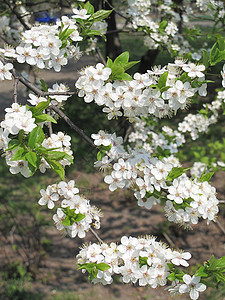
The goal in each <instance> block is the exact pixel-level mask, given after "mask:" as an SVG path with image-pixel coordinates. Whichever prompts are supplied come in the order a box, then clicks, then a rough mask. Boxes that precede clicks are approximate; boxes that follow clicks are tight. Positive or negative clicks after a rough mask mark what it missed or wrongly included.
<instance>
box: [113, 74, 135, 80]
mask: <svg viewBox="0 0 225 300" xmlns="http://www.w3.org/2000/svg"><path fill="white" fill-rule="evenodd" d="M114 78H115V79H117V80H127V81H131V80H133V78H132V77H131V76H130V75H129V74H127V73H123V74H121V75H116V76H115V77H114Z"/></svg>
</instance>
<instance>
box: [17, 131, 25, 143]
mask: <svg viewBox="0 0 225 300" xmlns="http://www.w3.org/2000/svg"><path fill="white" fill-rule="evenodd" d="M23 138H24V130H23V129H21V130H20V131H19V135H18V140H19V142H20V143H22V142H23Z"/></svg>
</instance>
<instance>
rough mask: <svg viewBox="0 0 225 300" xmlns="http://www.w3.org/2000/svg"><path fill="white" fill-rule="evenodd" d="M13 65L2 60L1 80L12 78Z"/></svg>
mask: <svg viewBox="0 0 225 300" xmlns="http://www.w3.org/2000/svg"><path fill="white" fill-rule="evenodd" d="M12 68H13V65H12V64H11V63H6V64H3V63H2V62H1V61H0V81H2V80H5V79H8V80H11V79H12V73H11V72H10V70H12Z"/></svg>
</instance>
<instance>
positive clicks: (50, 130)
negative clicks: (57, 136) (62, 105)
mask: <svg viewBox="0 0 225 300" xmlns="http://www.w3.org/2000/svg"><path fill="white" fill-rule="evenodd" d="M47 113H48V115H50V110H49V109H48V111H47ZM48 130H49V136H51V135H52V134H53V130H52V122H48Z"/></svg>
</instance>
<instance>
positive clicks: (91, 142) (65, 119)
mask: <svg viewBox="0 0 225 300" xmlns="http://www.w3.org/2000/svg"><path fill="white" fill-rule="evenodd" d="M49 108H51V109H53V110H54V111H55V112H56V113H57V114H58V115H59V116H60V117H61V118H62V119H63V120H64V121H65V122H66V123H67V124H68V125H69V126H70V127H71V128H72V129H73V130H74V131H76V132H77V133H78V134H79V135H80V136H81V137H82V138H83V139H84V140H85V141H86V142H87V143H88V144H89V145H91V146H92V147H93V148H95V149H96V150H97V151H99V149H98V147H97V146H96V145H95V144H94V143H93V141H92V140H91V139H90V138H89V137H88V136H87V135H86V134H85V133H84V131H83V130H82V129H80V128H79V127H78V126H77V125H75V124H74V123H73V122H72V121H71V120H70V118H68V117H67V115H65V114H64V112H63V111H62V110H61V109H59V108H58V107H57V106H55V105H50V106H49Z"/></svg>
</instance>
